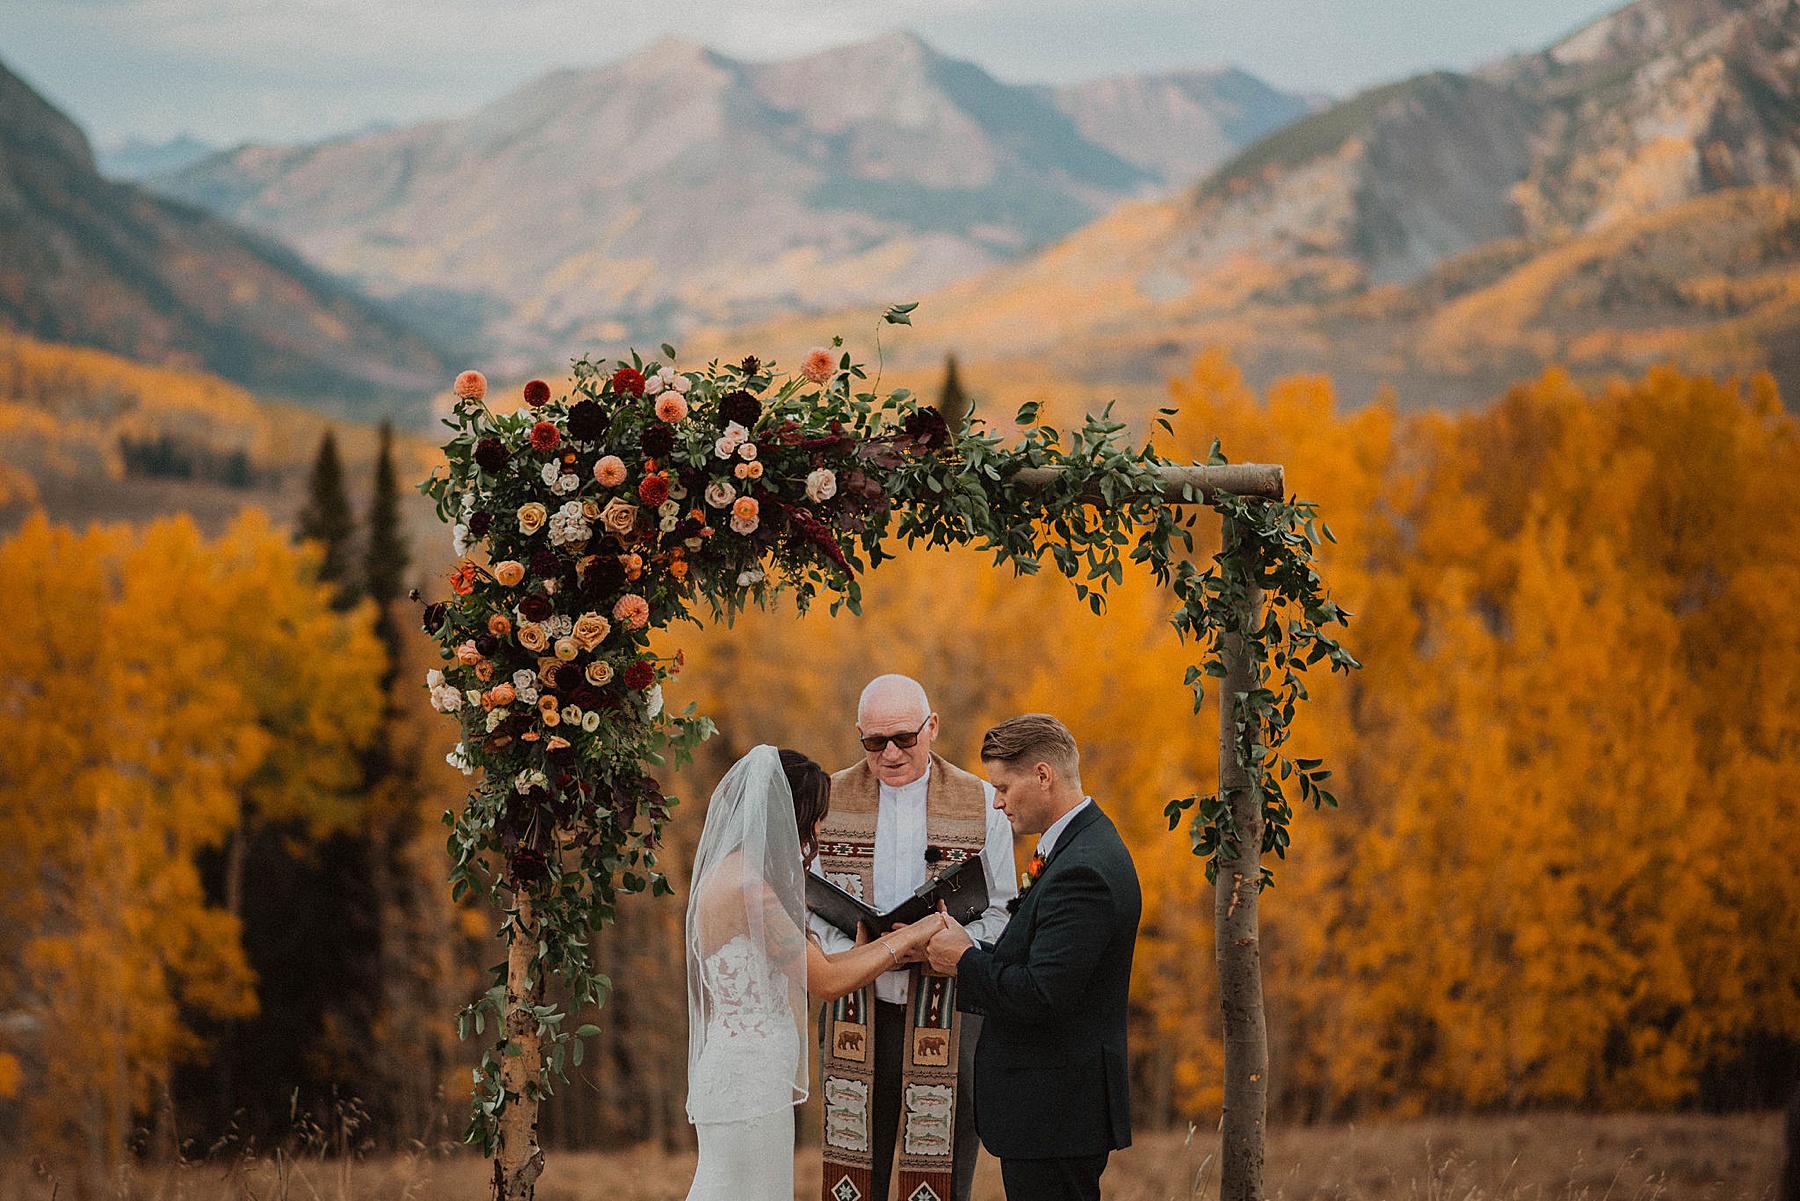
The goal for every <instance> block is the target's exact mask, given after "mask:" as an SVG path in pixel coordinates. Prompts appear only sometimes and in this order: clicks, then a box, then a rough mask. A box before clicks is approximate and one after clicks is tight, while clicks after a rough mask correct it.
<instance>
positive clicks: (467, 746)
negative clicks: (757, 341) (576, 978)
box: [422, 347, 949, 886]
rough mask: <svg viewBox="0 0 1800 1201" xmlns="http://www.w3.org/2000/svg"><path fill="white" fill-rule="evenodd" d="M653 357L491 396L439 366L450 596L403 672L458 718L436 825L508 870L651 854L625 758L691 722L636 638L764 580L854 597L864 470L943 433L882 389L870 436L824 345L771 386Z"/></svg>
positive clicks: (651, 829) (866, 505)
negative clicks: (457, 798)
mask: <svg viewBox="0 0 1800 1201" xmlns="http://www.w3.org/2000/svg"><path fill="white" fill-rule="evenodd" d="M664 351H665V353H666V355H667V358H668V360H669V363H668V364H665V363H663V362H660V361H651V362H645V361H643V360H642V359H641V358H639V357H638V356H636V355H634V356H633V357H632V359H631V360H630V361H629V362H625V361H620V362H618V363H617V364H616V365H614V366H612V367H611V368H610V369H608V368H607V367H606V366H604V365H602V364H596V363H594V362H591V361H589V360H586V359H583V360H581V361H580V362H578V363H576V364H575V366H574V386H573V388H572V390H571V392H570V393H569V395H567V396H566V397H564V398H562V399H552V398H551V389H550V387H549V385H548V384H546V383H545V382H543V381H542V380H533V381H532V382H530V383H528V384H526V385H525V389H524V397H523V399H524V405H523V407H521V408H519V409H517V410H516V411H514V412H510V413H499V412H495V411H494V410H492V409H490V408H489V407H488V406H487V404H486V393H487V384H486V380H485V379H483V378H482V377H481V375H480V374H479V373H478V372H473V371H470V372H465V373H463V375H461V376H460V377H458V379H457V381H456V384H455V388H454V391H455V394H456V397H457V400H456V404H455V407H454V410H453V414H452V417H451V419H450V421H449V422H448V423H447V424H450V425H451V426H452V428H453V429H454V430H455V434H454V436H453V437H452V438H451V440H450V441H449V443H448V444H447V445H446V446H445V448H444V449H445V454H446V457H447V458H448V460H449V469H448V471H447V472H445V473H434V475H433V477H432V479H430V480H429V481H427V482H426V483H425V484H424V485H422V489H423V491H425V492H426V493H427V494H428V495H430V496H431V497H433V498H434V499H435V500H436V502H437V505H438V511H439V515H440V517H442V518H443V519H444V520H446V521H448V522H451V523H453V538H454V542H455V548H456V551H457V554H458V556H459V563H458V565H457V567H456V570H455V571H454V572H453V573H452V574H451V576H450V580H449V584H450V589H451V591H452V593H453V598H452V599H451V600H449V601H445V602H442V603H438V604H434V605H431V606H430V607H429V608H428V609H427V610H426V613H425V628H426V631H427V632H428V633H430V634H431V635H432V636H433V637H434V638H435V639H436V640H437V642H438V645H439V648H440V653H441V655H442V656H443V659H444V665H443V667H441V668H439V669H436V670H433V671H432V672H431V673H430V674H429V676H428V677H427V680H426V685H427V687H428V688H429V690H430V693H431V699H432V704H433V705H434V706H435V707H436V708H437V709H438V710H439V711H441V712H445V713H451V714H455V715H457V716H458V717H459V718H460V720H461V724H462V741H461V742H460V743H459V744H458V746H457V748H456V749H455V750H454V751H453V752H452V753H451V755H450V759H451V762H452V763H454V764H456V765H457V766H459V767H461V768H462V769H463V770H464V771H465V772H469V773H471V774H473V773H474V772H475V771H477V770H480V771H481V772H482V773H483V775H484V779H483V782H482V783H481V784H480V785H479V786H478V788H477V790H476V797H475V798H474V803H472V804H471V806H470V807H469V809H468V810H467V811H465V814H464V817H463V819H462V820H461V822H459V826H458V829H459V833H460V834H462V835H463V836H464V842H465V845H466V847H467V849H468V851H469V852H470V855H471V857H472V856H473V855H474V854H476V853H479V852H480V851H482V850H486V849H489V848H490V847H491V848H492V849H495V850H498V851H499V852H501V853H502V854H503V855H504V856H505V860H506V875H507V878H508V879H509V880H510V881H511V882H513V883H515V884H517V883H521V882H531V881H538V880H541V879H544V878H545V877H546V876H547V875H550V876H554V875H556V874H558V868H557V862H556V861H557V859H558V856H557V855H556V854H554V853H553V852H554V851H555V850H556V849H557V847H558V846H561V847H564V848H573V849H575V850H581V849H584V848H588V847H592V848H595V849H596V850H597V851H599V852H600V853H602V854H611V853H614V851H615V849H616V848H618V847H619V846H620V845H621V844H622V843H628V842H629V843H632V844H633V845H632V846H631V847H630V848H629V849H628V850H627V852H626V853H627V858H628V859H630V860H631V861H632V862H633V863H634V864H635V863H638V862H644V864H645V866H646V867H649V868H653V867H654V842H655V836H656V832H657V828H658V826H659V825H660V823H661V820H662V819H663V818H664V817H665V816H666V814H667V805H668V801H667V799H666V798H665V797H664V796H663V795H662V792H661V789H660V786H658V785H657V783H656V782H655V780H653V779H652V778H651V777H650V776H649V775H647V774H646V773H645V772H644V770H643V765H644V764H646V763H648V764H652V765H655V764H658V763H660V762H661V761H662V760H661V755H662V752H663V751H665V750H666V749H668V748H669V747H671V746H673V747H675V748H676V750H677V753H678V754H680V755H682V756H683V757H685V753H686V752H687V751H688V750H689V749H691V747H692V746H693V744H694V743H695V742H697V741H698V740H699V739H700V738H701V737H704V736H705V734H706V733H708V732H709V731H710V728H711V727H710V723H708V722H706V721H705V719H703V718H694V717H692V716H691V715H690V714H686V713H684V714H681V715H674V714H671V713H670V712H669V711H668V709H667V708H666V706H665V702H664V698H663V684H664V682H666V681H667V680H668V679H670V678H671V677H672V676H674V675H676V674H677V673H678V672H679V670H680V667H681V656H680V654H679V653H676V654H675V655H674V656H673V657H668V658H659V657H658V656H656V655H654V654H653V653H652V652H651V649H650V645H649V642H650V635H651V632H652V631H654V630H659V629H662V628H664V627H667V626H669V625H670V624H672V623H673V622H675V621H676V620H679V619H690V620H691V619H693V616H694V615H693V609H694V607H695V605H696V604H697V603H699V602H702V601H704V602H706V603H707V604H709V605H710V607H711V608H712V610H713V612H714V614H715V615H717V614H720V613H730V612H733V611H736V610H739V609H741V608H742V607H743V605H744V604H745V603H746V601H747V600H752V599H753V600H756V601H759V602H760V601H761V600H763V599H764V598H765V596H766V594H768V593H770V592H772V591H774V590H777V589H780V588H791V589H792V590H793V591H794V593H795V595H796V598H797V600H798V602H799V604H800V605H801V607H802V608H804V607H805V606H806V605H807V604H808V602H809V601H810V600H811V599H812V598H813V597H814V596H815V595H816V594H817V593H818V592H819V591H820V590H821V589H822V588H823V589H831V590H833V591H836V592H838V593H841V594H842V595H843V596H844V597H845V598H847V599H848V600H850V601H851V602H852V604H854V603H855V601H856V599H857V584H856V579H855V573H856V570H857V569H858V568H859V567H860V565H861V555H862V553H863V552H864V550H865V549H866V550H869V551H870V552H871V553H876V554H878V553H879V551H878V550H877V549H876V548H877V547H878V545H879V539H880V536H881V532H882V529H883V527H884V524H885V522H884V519H885V516H886V513H887V510H888V497H887V496H886V494H885V492H884V490H883V488H882V486H881V484H880V483H879V482H878V480H877V479H876V478H874V477H873V476H871V475H870V474H869V472H868V471H867V470H865V464H868V463H869V462H870V461H871V460H875V459H879V460H881V461H882V462H891V461H893V460H894V459H895V458H896V457H897V456H904V455H906V454H908V453H916V452H919V451H921V450H925V449H936V448H940V447H942V446H944V445H945V444H947V442H948V440H949V438H948V433H947V431H946V429H945V427H944V423H943V420H942V418H940V417H937V415H936V412H935V410H930V409H924V410H921V409H919V408H917V406H916V405H913V404H911V403H910V397H909V396H908V395H907V394H905V393H897V394H895V396H893V397H890V398H889V403H888V405H887V406H885V408H884V410H883V411H884V412H885V411H886V410H887V409H893V410H898V411H899V412H898V418H899V420H898V421H897V422H896V423H895V424H894V425H893V426H892V427H890V428H888V429H887V430H886V431H885V432H880V431H878V428H877V422H878V416H879V415H878V412H877V410H876V409H875V407H874V406H873V405H872V404H871V403H870V401H871V399H872V398H870V397H861V398H858V397H852V396H851V395H850V391H849V381H850V379H851V378H852V377H853V376H854V375H856V374H858V372H857V369H856V368H854V367H852V365H851V364H850V363H849V361H848V357H847V356H845V357H844V358H843V359H842V360H839V359H837V358H835V357H834V355H833V354H832V352H831V351H829V350H826V349H824V348H818V349H815V350H814V351H812V352H811V353H809V354H808V355H807V356H806V358H805V360H804V362H803V364H802V367H801V370H800V371H799V372H798V373H797V374H796V375H794V376H792V377H791V378H786V379H783V378H782V377H780V376H778V375H777V374H776V373H775V372H774V370H773V367H772V365H765V364H763V363H761V362H760V361H758V360H757V359H755V358H747V359H745V360H743V361H742V362H741V363H737V364H729V365H725V366H721V365H719V364H717V363H714V364H711V365H709V366H708V367H707V368H706V369H704V370H688V371H684V370H680V369H678V368H677V367H676V366H674V365H673V360H674V358H675V355H674V352H673V350H672V349H670V348H667V347H665V348H664ZM640 817H645V818H648V819H649V820H648V822H647V823H646V826H645V828H644V829H643V830H642V831H641V832H640V834H639V836H638V837H637V838H635V839H633V838H632V837H631V834H632V831H633V829H634V827H636V826H637V825H638V819H639V818H640ZM484 827H485V828H484ZM490 831H491V836H490V834H489V832H490ZM559 832H560V833H559ZM473 882H474V881H473V878H472V877H471V878H470V883H473ZM628 886H629V885H628Z"/></svg>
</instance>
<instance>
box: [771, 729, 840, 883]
mask: <svg viewBox="0 0 1800 1201" xmlns="http://www.w3.org/2000/svg"><path fill="white" fill-rule="evenodd" d="M781 770H782V771H783V772H784V773H785V774H786V775H787V782H788V791H789V792H791V793H793V794H794V825H795V826H796V827H797V828H798V829H799V831H800V851H801V853H802V854H803V855H804V856H805V857H806V858H808V859H810V858H812V856H813V852H814V851H817V850H818V849H819V823H820V822H822V821H824V820H825V814H826V812H827V811H829V810H830V808H831V777H830V776H829V775H827V774H826V772H825V769H824V768H822V767H820V766H819V765H818V764H817V763H814V762H813V761H812V760H811V759H808V758H807V757H806V756H805V755H802V754H801V753H800V752H799V751H789V750H783V751H782V752H781Z"/></svg>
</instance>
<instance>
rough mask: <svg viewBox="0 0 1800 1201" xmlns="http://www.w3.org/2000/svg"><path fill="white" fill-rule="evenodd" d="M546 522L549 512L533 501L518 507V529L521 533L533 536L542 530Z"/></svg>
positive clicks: (548, 518)
mask: <svg viewBox="0 0 1800 1201" xmlns="http://www.w3.org/2000/svg"><path fill="white" fill-rule="evenodd" d="M548 520H550V510H548V509H546V508H545V507H544V506H543V505H540V504H539V503H538V502H537V501H535V500H534V501H531V502H529V503H527V504H522V505H520V506H519V529H520V531H521V532H522V533H526V534H535V533H537V532H538V531H539V530H541V529H543V528H544V523H545V522H546V521H548Z"/></svg>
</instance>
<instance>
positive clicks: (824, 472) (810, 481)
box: [806, 467, 837, 504]
mask: <svg viewBox="0 0 1800 1201" xmlns="http://www.w3.org/2000/svg"><path fill="white" fill-rule="evenodd" d="M836 495H837V473H836V472H835V471H833V470H832V469H831V468H829V467H820V468H819V469H817V470H816V471H814V472H813V473H812V474H811V475H809V476H807V477H806V497H807V499H808V500H811V501H813V502H814V503H815V504H816V503H818V502H819V501H824V500H830V499H831V498H832V497H834V496H836Z"/></svg>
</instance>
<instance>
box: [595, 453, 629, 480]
mask: <svg viewBox="0 0 1800 1201" xmlns="http://www.w3.org/2000/svg"><path fill="white" fill-rule="evenodd" d="M594 479H595V480H596V481H598V482H599V484H600V486H601V487H602V488H617V487H618V486H619V485H620V484H623V483H624V482H625V460H624V459H621V458H620V457H619V456H618V455H606V456H604V457H602V458H601V460H600V461H599V462H598V463H595V464H594Z"/></svg>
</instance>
